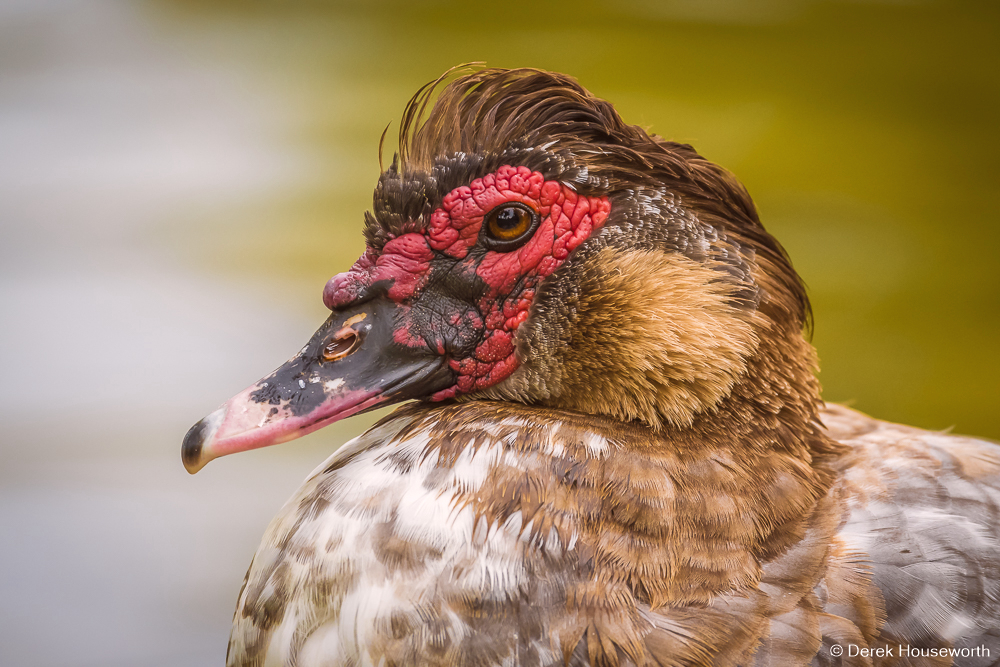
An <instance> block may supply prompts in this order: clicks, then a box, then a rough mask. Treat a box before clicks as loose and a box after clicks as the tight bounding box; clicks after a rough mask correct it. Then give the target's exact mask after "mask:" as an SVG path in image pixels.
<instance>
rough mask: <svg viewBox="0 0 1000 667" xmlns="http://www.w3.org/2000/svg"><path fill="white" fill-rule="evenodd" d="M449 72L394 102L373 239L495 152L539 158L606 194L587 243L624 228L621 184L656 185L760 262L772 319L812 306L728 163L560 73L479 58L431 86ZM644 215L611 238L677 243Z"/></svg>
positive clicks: (405, 227) (542, 167) (805, 313)
mask: <svg viewBox="0 0 1000 667" xmlns="http://www.w3.org/2000/svg"><path fill="white" fill-rule="evenodd" d="M453 73H454V70H449V71H448V72H446V73H445V74H443V75H442V76H441V77H439V78H438V79H436V80H434V81H432V82H430V83H428V84H427V85H425V86H424V87H422V88H421V89H420V90H419V91H418V92H417V94H416V95H414V97H413V98H412V99H411V100H410V102H409V104H408V105H407V107H406V110H405V111H404V113H403V119H402V123H401V126H400V132H399V154H398V155H397V156H396V157H395V159H394V160H393V164H392V165H391V166H390V167H389V169H387V170H386V171H385V172H384V173H383V175H382V177H381V179H380V180H379V184H378V186H377V188H376V191H375V197H374V211H373V214H369V215H367V216H366V225H365V227H366V229H365V234H366V238H367V240H368V242H369V244H370V245H371V246H373V247H376V248H378V247H380V246H381V245H382V244H384V242H385V240H386V239H387V238H390V237H392V236H395V235H399V234H401V233H405V232H407V231H414V230H419V229H421V228H423V227H424V226H425V225H426V224H427V220H428V218H429V216H430V213H431V212H433V210H434V208H435V207H437V206H438V205H439V204H440V201H441V199H442V198H443V197H444V196H445V195H446V194H447V193H448V192H450V191H451V190H452V189H454V188H456V187H459V186H462V185H467V184H468V183H469V182H471V181H472V180H474V179H476V178H479V177H481V176H483V175H485V174H487V173H490V172H492V171H494V170H495V169H497V168H498V167H500V166H502V165H504V164H511V165H515V166H526V167H528V168H530V169H533V170H538V171H540V172H542V173H543V174H544V175H545V177H546V178H548V179H554V180H560V181H562V182H564V183H568V184H571V185H572V187H574V188H575V189H577V190H578V191H579V192H580V193H581V194H588V195H590V194H597V195H601V194H606V195H609V196H610V197H611V199H612V202H613V204H614V205H613V209H612V216H611V218H610V219H609V221H608V223H607V224H606V226H605V231H604V234H602V235H601V237H595V238H594V239H592V240H591V243H590V244H589V245H590V246H591V249H592V250H597V249H599V247H603V246H605V245H608V244H609V238H608V237H610V236H611V235H613V234H614V233H615V232H614V231H613V230H614V228H615V227H616V226H617V227H619V231H624V230H622V229H621V225H620V224H617V223H620V222H621V221H622V220H623V219H624V218H625V217H626V216H627V215H628V213H629V212H628V210H627V209H628V207H629V206H633V207H634V206H635V202H634V201H633V202H626V201H624V200H625V199H628V196H629V195H631V196H633V197H634V195H635V193H636V192H639V191H642V190H643V189H645V190H650V191H657V190H660V191H662V190H663V189H666V191H667V192H669V193H670V194H671V195H672V196H673V197H675V198H676V200H677V202H678V204H679V205H680V206H681V207H683V208H684V209H687V210H689V211H691V212H692V213H693V214H694V215H695V216H696V219H697V224H699V225H700V226H701V227H703V228H706V229H710V230H713V233H716V234H717V235H719V236H724V237H725V244H727V245H728V246H729V249H728V252H729V253H730V254H731V255H740V256H741V257H742V258H743V260H744V261H752V262H754V263H756V264H758V265H760V266H761V268H762V269H764V271H763V272H764V273H766V274H767V280H766V281H765V282H766V283H767V284H762V285H759V287H760V288H762V289H763V290H764V291H765V292H767V293H768V294H767V298H768V300H770V301H771V304H772V307H774V308H777V309H779V310H781V311H783V312H781V313H780V317H779V319H785V318H787V319H790V320H793V321H795V322H797V323H798V326H799V327H802V326H808V324H809V322H810V319H811V312H810V308H809V301H808V298H807V296H806V292H805V288H804V286H803V284H802V281H801V279H800V278H799V276H798V275H797V274H796V272H795V271H794V269H793V268H792V265H791V262H790V261H789V259H788V255H787V254H786V253H785V251H784V249H783V248H782V247H781V245H780V244H779V243H778V241H777V240H775V239H774V238H773V237H772V236H771V235H770V234H768V233H767V231H766V230H765V229H764V228H763V226H762V225H761V223H760V220H759V218H758V216H757V211H756V208H755V206H754V204H753V201H752V200H751V198H750V196H749V194H748V193H747V191H746V189H745V188H744V187H743V186H742V185H741V184H740V183H739V182H738V181H737V180H736V179H735V178H734V177H733V176H732V174H730V173H729V172H728V171H726V170H725V169H723V168H721V167H719V166H718V165H715V164H713V163H711V162H709V161H708V160H706V159H704V158H703V157H701V156H700V155H698V153H696V152H695V150H694V149H693V148H692V147H691V146H689V145H687V144H679V143H675V142H670V141H665V140H663V139H661V138H659V137H658V136H656V135H650V134H648V133H647V132H646V131H645V130H644V129H642V128H641V127H639V126H636V125H628V124H626V123H625V122H624V121H623V120H622V119H621V117H620V116H619V115H618V112H617V111H616V110H615V108H614V107H613V106H612V105H611V104H610V103H608V102H606V101H604V100H602V99H599V98H597V97H595V96H593V95H592V94H591V93H590V92H588V91H587V90H586V89H585V88H583V87H582V86H581V85H580V84H579V83H577V82H576V80H574V79H573V78H572V77H569V76H566V75H564V74H558V73H553V72H546V71H542V70H536V69H513V70H505V69H480V70H477V71H473V72H471V73H468V74H463V75H461V76H459V77H458V78H456V79H454V80H453V81H451V82H450V83H448V84H447V85H445V86H444V88H441V85H442V84H443V83H444V81H445V80H446V79H447V78H448V77H449V76H451V75H452V74H453ZM439 89H440V92H438V91H439ZM435 95H436V99H435ZM432 100H433V106H432V104H431V102H432ZM428 108H430V111H429V113H428V112H427V110H428ZM425 116H426V117H425ZM616 200H617V201H616ZM649 227H650V225H647V231H646V232H644V234H645V236H643V237H640V238H637V237H636V235H635V234H634V233H633V231H632V230H631V229H630V230H629V231H628V232H627V233H625V234H624V235H623V236H624V238H620V239H618V240H617V242H612V244H613V245H619V246H620V247H622V248H623V249H626V247H627V246H628V244H630V243H631V244H632V245H631V248H632V249H634V248H637V247H638V248H655V247H662V248H663V249H665V250H678V248H677V247H675V245H676V244H673V243H671V242H668V241H667V240H666V237H665V234H667V233H668V232H669V230H668V229H667V228H668V227H669V222H665V223H664V225H663V227H664V229H663V230H660V231H661V232H662V233H661V234H659V235H658V234H657V233H651V234H650V233H648V228H649ZM578 254H581V255H585V254H586V249H585V248H581V249H580V251H578ZM696 259H700V258H696ZM733 259H734V260H735V257H734V258H733ZM754 298H756V297H754Z"/></svg>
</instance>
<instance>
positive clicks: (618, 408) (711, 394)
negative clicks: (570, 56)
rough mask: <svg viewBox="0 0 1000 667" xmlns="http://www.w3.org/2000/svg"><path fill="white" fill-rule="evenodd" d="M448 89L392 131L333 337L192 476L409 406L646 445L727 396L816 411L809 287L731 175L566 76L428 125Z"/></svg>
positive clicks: (423, 96)
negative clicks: (598, 422) (569, 416)
mask: <svg viewBox="0 0 1000 667" xmlns="http://www.w3.org/2000/svg"><path fill="white" fill-rule="evenodd" d="M440 81H441V80H439V81H438V82H434V83H433V84H429V85H428V86H425V87H424V88H423V89H422V90H421V91H419V92H418V93H417V95H416V96H414V98H413V99H412V100H411V101H410V103H409V105H408V106H407V108H406V111H405V112H404V115H403V121H402V123H401V129H400V141H399V144H400V152H399V154H398V155H396V156H395V157H394V159H393V162H392V165H391V166H389V168H388V169H386V170H385V171H384V172H383V174H382V176H381V177H380V179H379V182H378V185H377V186H376V188H375V194H374V200H373V209H372V211H371V212H370V213H368V214H366V216H365V230H364V231H365V238H366V241H367V250H366V251H365V253H364V254H363V255H362V256H361V258H360V259H359V260H358V261H357V262H356V263H355V264H354V266H353V267H351V269H350V270H349V271H347V272H346V273H341V274H338V275H336V276H334V277H333V278H332V279H331V280H330V281H329V282H328V283H327V285H326V288H325V289H324V292H323V300H324V303H325V304H326V305H327V306H328V307H329V308H330V310H331V311H332V314H331V315H330V317H329V319H328V320H327V321H326V322H325V323H324V324H323V325H322V326H321V327H320V329H319V330H318V331H317V332H316V333H315V334H314V335H313V337H312V338H311V339H310V340H309V342H308V343H307V344H306V346H305V347H303V348H302V350H301V351H300V352H299V353H298V354H297V355H296V356H294V357H293V358H292V359H290V360H289V361H288V362H287V363H286V364H284V365H283V366H281V367H280V368H278V369H277V370H276V371H274V372H273V373H271V374H270V375H268V376H267V377H265V378H263V379H262V380H260V381H259V382H257V383H256V384H254V385H252V386H251V387H249V388H247V389H246V390H244V391H243V392H241V393H240V394H238V395H237V396H235V397H234V398H233V399H231V400H230V401H229V402H228V403H226V404H225V405H223V406H222V407H221V408H219V409H218V410H216V411H215V412H213V413H212V414H210V415H209V416H208V417H206V418H205V419H203V420H201V421H200V422H198V423H197V424H195V425H194V426H193V427H192V428H191V430H190V431H189V432H188V434H187V436H186V437H185V439H184V444H183V448H182V458H183V461H184V465H185V466H186V467H187V469H188V470H189V471H190V472H192V473H193V472H196V471H197V470H199V469H200V468H201V467H203V466H204V465H205V464H206V463H207V462H208V461H210V460H211V459H213V458H216V457H218V456H222V455H225V454H230V453H233V452H238V451H243V450H247V449H252V448H256V447H263V446H266V445H271V444H276V443H280V442H285V441H288V440H291V439H294V438H297V437H299V436H301V435H305V434H307V433H310V432H312V431H315V430H317V429H319V428H322V427H323V426H325V425H327V424H330V423H333V422H335V421H337V420H340V419H343V418H345V417H348V416H350V415H354V414H357V413H360V412H364V411H366V410H370V409H373V408H376V407H381V406H385V405H390V404H393V403H399V402H402V401H406V400H410V399H419V400H425V401H431V402H434V401H444V400H472V399H495V400H504V401H514V402H521V403H525V404H532V405H545V406H550V407H554V408H561V409H566V410H573V411H579V412H584V413H589V414H594V415H605V416H607V417H609V418H612V419H617V420H622V421H632V422H639V423H642V424H645V425H646V426H648V427H649V428H650V429H652V430H656V431H663V430H667V429H681V430H683V429H690V428H694V427H695V426H696V424H697V422H698V421H699V420H701V419H705V418H709V417H711V416H712V415H713V414H718V412H719V410H720V409H721V407H722V406H724V405H726V404H727V401H729V402H731V401H733V400H735V399H734V398H733V396H734V394H739V395H740V396H746V397H751V398H749V399H748V400H749V401H750V403H751V404H752V405H750V406H749V407H748V408H747V409H748V410H751V411H752V410H763V411H764V412H768V411H770V413H771V414H777V413H778V412H780V410H782V409H785V408H787V407H788V405H793V404H803V405H807V407H806V408H805V409H806V410H808V409H810V408H809V407H808V405H810V404H812V403H815V400H816V399H815V396H816V394H817V388H816V386H815V384H814V381H813V380H812V379H811V378H812V372H811V370H812V357H811V347H810V346H809V345H808V344H807V343H805V342H804V340H803V339H802V335H801V332H802V329H803V326H804V324H805V322H806V319H807V316H808V303H807V301H806V297H805V292H804V289H803V287H802V284H801V282H800V280H799V278H798V276H797V275H796V274H795V272H794V270H793V269H792V267H791V265H790V263H789V261H788V259H787V256H786V255H785V253H784V251H783V250H782V248H781V246H780V245H779V244H778V243H777V241H775V240H774V239H773V238H772V237H771V236H770V235H769V234H768V233H767V232H766V231H765V230H764V228H763V227H762V226H761V224H760V222H759V220H758V218H757V214H756V211H755V209H754V206H753V203H752V202H751V200H750V197H749V196H748V195H747V193H746V191H745V190H744V188H743V187H742V186H741V185H740V184H739V183H738V182H737V181H736V180H735V179H734V178H733V177H732V176H730V175H729V174H728V172H726V171H724V170H723V169H721V168H719V167H717V166H716V165H714V164H712V163H710V162H708V161H706V160H704V159H703V158H701V157H700V156H699V155H698V154H697V153H695V152H694V150H693V149H692V148H691V147H690V146H687V145H683V144H676V143H671V142H667V141H663V140H661V139H659V138H658V137H656V136H652V135H649V134H647V133H646V132H645V131H644V130H642V129H641V128H639V127H636V126H633V125H627V124H625V123H624V122H623V121H622V120H621V118H620V117H619V116H618V114H617V112H616V111H615V110H614V108H613V107H612V106H611V105H610V104H609V103H607V102H605V101H603V100H600V99H598V98H596V97H594V96H592V95H591V94H590V93H588V92H587V91H586V90H585V89H583V88H582V87H581V86H580V85H579V84H578V83H577V82H576V81H575V80H573V79H571V78H569V77H567V76H564V75H560V74H554V73H549V72H543V71H538V70H497V69H484V70H479V71H476V72H473V73H471V74H467V75H465V76H461V77H459V78H457V79H455V80H453V81H452V82H451V83H450V84H448V85H447V86H446V87H444V88H443V90H441V92H440V94H438V95H437V96H436V97H437V99H436V103H435V104H434V105H433V108H432V109H431V110H430V112H429V114H426V118H424V117H423V116H424V115H425V112H426V109H427V108H428V107H429V106H430V101H431V99H432V98H433V97H434V96H435V93H436V92H437V89H438V88H439V86H438V85H437V84H438V83H440ZM789 346H790V347H789ZM747 386H749V387H750V389H744V390H743V391H740V392H737V389H738V388H740V387H747ZM754 396H757V397H758V398H752V397H754ZM740 400H741V401H743V399H742V398H741V399H740ZM786 404H787V405H786ZM741 405H742V403H741Z"/></svg>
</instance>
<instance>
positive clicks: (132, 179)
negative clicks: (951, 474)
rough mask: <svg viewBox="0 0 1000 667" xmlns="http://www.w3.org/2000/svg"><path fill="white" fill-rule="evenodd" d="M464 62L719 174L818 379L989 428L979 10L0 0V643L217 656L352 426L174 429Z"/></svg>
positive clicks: (315, 270) (288, 293)
mask: <svg viewBox="0 0 1000 667" xmlns="http://www.w3.org/2000/svg"><path fill="white" fill-rule="evenodd" d="M469 61H485V62H486V63H488V64H490V65H495V66H522V65H528V66H536V67H542V68H548V69H554V70H560V71H564V72H567V73H570V74H572V75H574V76H576V77H577V78H578V79H579V80H580V81H581V82H582V83H583V84H584V85H585V86H587V87H588V88H589V89H590V90H592V91H593V92H594V93H596V94H597V95H600V96H602V97H605V98H607V99H610V100H612V101H613V102H614V103H615V104H616V106H617V107H618V109H619V110H620V111H621V113H622V114H623V115H624V117H625V118H626V119H627V120H630V121H631V122H635V123H638V124H641V125H643V126H646V127H648V128H651V129H652V130H653V131H655V132H657V133H659V134H660V135H662V136H664V137H667V138H671V139H676V140H681V141H686V142H690V143H693V144H694V145H695V146H696V148H698V149H699V150H700V151H701V152H702V153H703V154H704V155H706V156H707V157H708V158H710V159H712V160H715V161H717V162H719V163H721V164H723V165H725V166H726V167H728V168H729V169H731V170H732V171H734V172H735V173H736V174H737V175H738V176H739V177H740V178H741V179H742V180H743V182H744V183H745V184H746V185H747V186H748V188H749V189H750V192H751V193H752V194H753V196H754V198H755V200H756V202H757V204H758V206H759V208H760V210H761V214H762V217H763V219H764V221H765V224H766V225H767V226H768V228H769V229H771V230H772V231H773V232H774V233H775V234H776V235H777V236H778V238H779V239H780V240H781V241H782V242H783V243H784V244H785V246H786V247H787V248H788V250H789V252H790V253H791V256H792V257H793V259H794V261H795V264H796V266H797V268H798V269H799V271H800V272H801V273H802V275H803V276H804V277H805V280H806V282H807V283H808V285H809V287H810V289H811V295H812V298H813V304H814V309H815V315H816V327H815V336H814V341H815V343H816V345H817V347H818V349H819V353H820V357H821V362H822V373H821V379H822V381H823V384H824V387H825V392H826V397H827V398H828V399H829V400H834V401H842V402H848V403H850V404H853V405H854V406H855V407H858V408H860V409H862V410H865V411H867V412H870V413H872V414H874V415H876V416H878V417H881V418H885V419H890V420H896V421H903V422H908V423H913V424H916V425H919V426H922V427H926V428H930V429H946V428H954V429H955V430H956V431H958V432H962V433H971V434H978V435H983V436H988V437H992V438H997V437H1000V401H998V398H1000V380H998V378H1000V349H998V348H1000V346H998V341H1000V339H998V333H997V332H998V325H1000V279H998V275H997V274H998V270H1000V198H998V193H1000V3H996V2H979V3H975V2H961V1H952V2H946V1H937V2H936V1H933V0H926V1H914V2H905V1H903V0H893V1H884V2H873V1H867V2H866V1H860V0H858V1H852V2H846V1H844V2H837V1H820V0H815V1H811V2H810V1H806V0H753V1H752V2H749V1H748V2H739V1H737V0H682V1H674V2H668V1H663V2H658V1H657V0H616V1H615V2H613V3H612V2H600V3H598V2H582V1H574V2H552V3H543V2H538V3H528V4H525V3H499V4H497V3H494V4H491V5H489V6H486V5H484V4H482V3H478V4H475V3H468V4H455V3H448V2H435V1H429V0H423V1H422V0H393V1H390V0H373V1H370V2H357V3H339V2H296V1H294V0H283V1H279V0H274V1H273V2H264V1H251V0H239V1H236V0H233V1H232V2H224V1H220V0H188V1H180V0H176V1H171V0H157V1H150V2H140V1H133V2H128V1H125V0H0V317H2V327H0V369H2V371H0V372H2V378H3V381H2V383H0V456H2V459H0V664H2V665H10V666H26V667H27V666H58V667H67V666H75V665H80V666H91V665H93V666H102V667H114V666H118V665H120V666H122V667H125V666H128V667H134V666H137V665H155V666H159V665H163V666H167V665H184V666H188V665H190V666H197V665H218V664H221V663H222V661H223V658H224V655H225V649H226V639H227V636H228V628H229V623H230V619H231V614H232V609H233V606H234V604H235V600H236V595H237V592H238V590H239V587H240V583H241V581H242V577H243V573H244V571H245V569H246V566H247V565H248V563H249V561H250V557H251V555H252V553H253V551H254V549H255V547H256V545H257V542H258V540H259V538H260V535H261V534H262V532H263V530H264V528H265V526H266V524H267V522H268V520H269V519H270V517H271V516H273V515H274V514H275V512H276V511H277V509H278V507H279V506H280V505H281V503H282V502H284V500H285V499H286V498H287V497H288V496H289V495H290V494H291V493H292V491H293V490H294V488H295V487H296V486H297V485H298V484H299V482H300V481H301V480H302V478H303V477H304V476H305V475H306V474H307V473H308V472H309V471H310V470H311V469H312V468H313V467H314V466H315V465H316V464H318V463H319V462H320V461H321V460H322V459H324V458H325V457H326V456H327V455H328V454H329V453H330V452H331V451H332V450H334V449H335V448H336V447H337V446H338V445H339V444H340V443H342V442H343V441H344V440H345V439H346V438H348V437H350V436H352V435H355V434H357V433H358V432H360V431H361V430H362V429H363V428H364V427H365V425H366V424H367V423H370V422H371V420H372V419H373V417H372V416H367V417H358V418H354V419H351V420H348V421H347V422H346V423H341V424H338V425H336V426H334V427H331V428H328V429H326V430H324V431H321V432H319V433H316V434H314V435H312V436H309V437H308V438H305V439H304V440H302V441H298V442H296V443H293V444H290V445H286V446H283V447H276V448H271V449H268V450H262V451H257V452H252V453H247V454H243V455H241V456H238V457H231V458H229V459H224V460H221V461H217V462H215V463H213V464H211V465H210V466H208V467H207V468H206V469H205V470H204V471H203V472H201V473H200V474H199V475H198V476H197V477H190V476H188V475H187V473H186V472H184V470H183V468H182V467H181V464H180V460H179V446H180V441H181V438H182V436H183V434H184V432H185V431H186V429H187V428H188V426H190V425H191V424H192V423H193V422H195V421H196V420H197V419H199V418H201V417H202V416H203V415H205V414H206V413H208V412H209V411H211V410H212V409H214V408H215V407H216V406H217V405H218V404H220V403H221V402H222V401H223V400H224V399H227V398H228V397H229V396H230V395H232V394H233V393H235V392H236V391H238V390H240V389H242V388H243V387H245V386H246V385H248V384H249V383H250V382H252V381H254V380H256V379H257V378H258V377H260V376H262V375H263V374H265V373H266V372H268V371H270V370H271V369H272V368H273V367H275V366H277V365H278V364H279V363H281V362H282V361H283V360H284V359H285V358H286V357H288V356H290V355H291V354H293V353H294V352H295V351H297V350H298V348H299V346H300V345H301V344H302V343H303V342H304V341H305V340H306V339H307V337H308V336H309V335H310V334H311V333H312V331H313V330H314V328H315V327H316V326H317V325H318V324H319V323H320V322H321V321H322V320H323V319H324V308H323V306H322V303H321V301H320V292H321V289H322V286H323V284H324V282H325V280H326V279H327V278H328V277H329V276H330V275H332V274H333V273H336V272H338V271H340V270H343V269H345V268H346V267H347V266H348V265H349V264H350V263H351V261H353V259H354V258H355V257H356V256H357V255H358V254H360V252H361V250H362V242H361V236H360V233H359V230H360V225H361V215H362V212H363V211H364V210H365V209H366V208H367V206H368V205H369V204H370V197H371V190H372V186H373V185H374V182H375V179H376V177H377V175H378V159H377V154H376V147H377V144H378V139H379V135H380V134H381V132H382V130H383V128H384V127H385V126H386V124H387V123H389V122H394V121H396V119H397V118H398V116H399V113H400V111H401V110H402V107H403V105H404V104H405V102H406V100H407V99H408V98H409V96H410V95H411V94H412V93H413V92H414V91H415V90H416V88H417V87H419V86H420V85H421V84H423V83H424V82H426V81H428V80H430V79H432V78H434V77H436V76H437V75H438V74H439V73H441V72H442V71H444V70H445V69H447V68H448V67H450V66H452V65H455V64H458V63H462V62H469ZM395 127H396V126H395V125H394V126H393V129H391V130H390V136H392V134H393V131H394V129H395Z"/></svg>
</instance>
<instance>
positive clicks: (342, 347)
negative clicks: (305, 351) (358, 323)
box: [323, 328, 361, 361]
mask: <svg viewBox="0 0 1000 667" xmlns="http://www.w3.org/2000/svg"><path fill="white" fill-rule="evenodd" d="M359 347H361V336H359V335H358V332H357V331H355V330H354V329H348V328H344V329H341V330H340V331H338V332H337V333H336V334H334V336H333V338H332V339H330V341H329V342H328V343H327V344H326V346H325V347H324V348H323V361H339V360H340V359H343V358H344V357H346V356H348V355H351V354H353V353H354V352H356V351H357V349H358V348H359Z"/></svg>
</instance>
